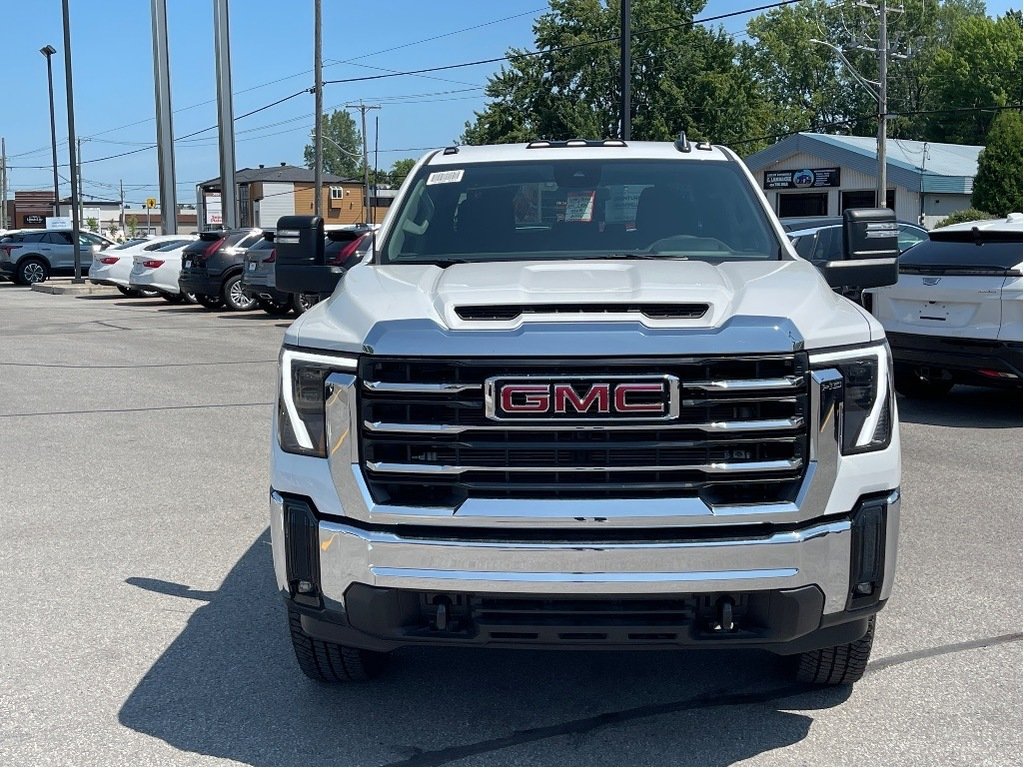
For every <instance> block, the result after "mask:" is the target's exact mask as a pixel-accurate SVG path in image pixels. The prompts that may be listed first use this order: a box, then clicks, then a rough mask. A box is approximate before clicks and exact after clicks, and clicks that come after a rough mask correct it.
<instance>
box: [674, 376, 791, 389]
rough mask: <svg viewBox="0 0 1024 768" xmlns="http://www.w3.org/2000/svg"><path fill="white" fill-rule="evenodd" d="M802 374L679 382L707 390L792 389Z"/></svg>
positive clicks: (684, 385)
mask: <svg viewBox="0 0 1024 768" xmlns="http://www.w3.org/2000/svg"><path fill="white" fill-rule="evenodd" d="M803 380H804V379H803V376H781V377H779V378H777V379H717V380H713V381H687V382H680V383H679V386H680V387H681V388H685V389H701V390H704V391H707V392H722V391H728V392H746V391H749V390H755V389H756V390H761V389H793V388H795V387H798V386H800V384H802V383H803Z"/></svg>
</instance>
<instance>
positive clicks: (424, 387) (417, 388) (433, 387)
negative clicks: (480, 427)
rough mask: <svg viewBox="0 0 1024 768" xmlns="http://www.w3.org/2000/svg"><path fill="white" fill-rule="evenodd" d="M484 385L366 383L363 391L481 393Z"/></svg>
mask: <svg viewBox="0 0 1024 768" xmlns="http://www.w3.org/2000/svg"><path fill="white" fill-rule="evenodd" d="M482 388H483V385H482V384H449V383H441V382H418V383H416V382H391V381H364V382H363V389H366V390H369V391H370V392H406V393H412V394H451V393H455V392H473V391H476V392H479V391H480V390H481V389H482Z"/></svg>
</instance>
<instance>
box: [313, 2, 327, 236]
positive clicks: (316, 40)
mask: <svg viewBox="0 0 1024 768" xmlns="http://www.w3.org/2000/svg"><path fill="white" fill-rule="evenodd" d="M323 66H324V61H323V37H322V19H321V16H320V0H313V101H314V109H315V110H316V114H315V117H314V118H313V189H314V190H315V191H314V192H313V215H314V216H320V215H321V214H322V213H323V195H324V138H323V137H324V82H323Z"/></svg>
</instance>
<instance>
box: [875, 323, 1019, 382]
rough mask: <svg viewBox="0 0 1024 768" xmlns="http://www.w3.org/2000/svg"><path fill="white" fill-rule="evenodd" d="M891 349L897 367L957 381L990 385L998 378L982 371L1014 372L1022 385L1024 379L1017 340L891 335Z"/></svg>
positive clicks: (909, 334) (912, 334)
mask: <svg viewBox="0 0 1024 768" xmlns="http://www.w3.org/2000/svg"><path fill="white" fill-rule="evenodd" d="M886 336H887V338H888V339H889V347H890V348H891V349H892V356H893V361H894V362H895V363H897V364H904V365H910V366H914V367H924V368H928V369H930V370H946V371H949V372H950V373H951V374H952V375H953V378H954V379H957V380H962V381H968V380H969V381H972V382H976V381H978V380H979V378H980V379H981V380H983V381H986V380H987V382H988V383H998V379H994V378H993V377H986V376H984V375H982V374H980V373H979V371H982V370H989V371H1000V372H1005V373H1012V374H1014V375H1016V376H1017V380H1016V382H1014V383H1016V384H1017V385H1018V386H1019V385H1020V381H1021V378H1022V376H1024V345H1022V344H1021V342H1019V341H1017V342H1014V341H998V340H995V339H992V340H987V339H961V338H953V337H949V336H925V335H923V334H915V333H889V334H886Z"/></svg>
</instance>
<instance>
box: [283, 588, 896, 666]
mask: <svg viewBox="0 0 1024 768" xmlns="http://www.w3.org/2000/svg"><path fill="white" fill-rule="evenodd" d="M725 599H728V600H729V601H730V603H731V606H730V614H731V617H732V618H733V621H734V625H733V628H732V629H726V628H722V627H721V625H720V623H719V621H718V619H719V618H720V616H721V605H722V601H723V600H725ZM289 602H290V605H291V606H292V607H294V608H295V609H297V610H298V611H299V612H300V613H301V614H302V626H303V629H304V631H305V632H307V633H308V634H309V635H311V636H313V637H316V638H318V639H321V640H325V641H328V642H334V643H340V644H342V645H346V646H350V647H354V648H365V649H367V650H374V651H391V650H394V649H396V648H400V647H403V646H409V645H432V646H442V645H450V646H478V647H479V646H486V647H492V648H552V649H553V648H563V649H564V648H579V649H591V650H593V649H606V650H625V649H673V648H674V649H680V648H756V649H763V650H768V651H772V652H774V653H778V654H782V655H789V654H795V653H802V652H803V651H808V650H814V649H817V648H826V647H830V646H833V645H839V644H842V643H847V642H852V641H854V640H857V639H859V638H860V637H863V635H864V633H865V632H866V631H867V624H868V619H869V618H870V616H871V614H873V613H875V612H877V611H878V610H879V609H880V608H881V606H882V604H876V605H875V606H873V607H872V608H871V609H867V610H863V611H856V612H850V613H843V614H836V615H833V616H828V617H826V619H827V621H823V620H822V613H821V611H822V608H823V605H824V597H823V595H822V593H821V591H820V590H819V589H818V588H817V587H814V586H808V587H801V588H798V589H791V590H772V591H762V592H747V593H728V594H727V593H715V594H694V595H669V596H666V595H649V596H635V597H630V598H615V599H607V598H566V599H562V598H552V597H551V596H533V597H531V596H524V595H469V594H453V593H437V592H431V593H427V592H418V591H413V590H400V589H386V588H379V587H370V586H367V585H363V584H355V585H353V586H352V587H351V588H350V589H349V590H348V592H347V593H346V610H347V612H346V613H343V612H338V611H324V610H314V609H311V608H308V607H305V606H301V605H296V604H295V603H294V602H291V601H289ZM442 604H443V608H441V606H442ZM439 610H440V611H441V612H440V613H439ZM439 615H440V616H443V617H444V618H443V620H442V619H439ZM439 624H440V626H439Z"/></svg>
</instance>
